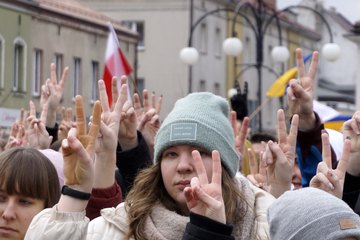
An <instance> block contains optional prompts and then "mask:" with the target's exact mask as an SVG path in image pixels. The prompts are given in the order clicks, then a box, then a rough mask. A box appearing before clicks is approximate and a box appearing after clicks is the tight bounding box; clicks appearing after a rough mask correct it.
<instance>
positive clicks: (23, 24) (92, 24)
mask: <svg viewBox="0 0 360 240" xmlns="http://www.w3.org/2000/svg"><path fill="white" fill-rule="evenodd" d="M109 21H112V22H113V25H114V27H115V29H116V32H117V34H118V36H119V40H120V42H121V45H122V49H123V52H124V54H125V55H126V56H127V57H128V60H129V62H132V63H134V62H135V56H136V47H135V46H136V44H137V34H136V33H135V32H132V31H129V30H128V29H127V28H125V27H122V26H120V25H119V23H116V21H114V20H112V19H110V18H109V17H105V16H103V15H101V14H98V13H96V12H94V11H93V10H91V9H89V8H87V7H85V6H83V5H81V4H79V3H78V2H76V1H72V0H66V1H57V0H51V1H50V0H33V1H22V0H19V1H0V107H1V109H0V110H1V112H2V113H5V114H4V115H2V116H6V118H8V119H11V121H12V120H13V118H14V116H16V115H17V114H18V111H19V109H20V108H24V109H28V108H29V107H28V106H29V101H30V100H32V101H33V102H34V103H35V104H36V106H37V110H38V111H40V106H39V100H40V93H41V92H40V91H41V85H42V84H43V83H44V82H45V80H46V79H47V78H49V77H50V63H52V62H53V63H55V64H56V67H57V76H58V78H60V76H61V73H62V70H63V68H64V67H66V66H68V67H69V75H68V77H67V80H66V84H65V91H64V96H63V102H62V105H63V106H65V107H72V106H73V105H74V97H75V96H76V95H78V94H79V95H82V96H83V100H84V107H85V111H86V114H87V116H88V115H90V114H91V109H92V104H93V101H94V100H96V99H97V96H98V95H97V80H98V79H100V78H102V74H103V68H104V58H105V49H106V43H107V37H108V33H109V30H108V25H107V22H109ZM18 116H19V115H18ZM11 121H6V124H5V122H2V121H0V122H2V123H3V125H2V126H5V127H8V125H9V123H8V122H11Z"/></svg>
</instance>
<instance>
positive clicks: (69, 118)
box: [58, 107, 74, 140]
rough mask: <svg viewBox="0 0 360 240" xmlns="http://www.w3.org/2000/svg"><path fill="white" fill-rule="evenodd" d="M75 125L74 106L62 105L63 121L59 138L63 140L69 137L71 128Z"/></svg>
mask: <svg viewBox="0 0 360 240" xmlns="http://www.w3.org/2000/svg"><path fill="white" fill-rule="evenodd" d="M72 127H74V122H73V110H72V108H65V107H62V109H61V122H60V126H59V130H58V139H59V140H63V139H65V138H66V137H67V135H68V132H69V131H70V129H71V128H72Z"/></svg>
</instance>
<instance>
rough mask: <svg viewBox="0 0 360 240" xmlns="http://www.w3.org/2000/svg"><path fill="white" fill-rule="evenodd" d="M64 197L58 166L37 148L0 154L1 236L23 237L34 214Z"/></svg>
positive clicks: (17, 149)
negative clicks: (56, 168) (61, 191)
mask: <svg viewBox="0 0 360 240" xmlns="http://www.w3.org/2000/svg"><path fill="white" fill-rule="evenodd" d="M59 198H60V187H59V179H58V175H57V173H56V170H55V167H54V166H53V165H52V163H51V162H50V161H49V159H48V158H46V157H45V156H44V155H43V154H42V153H41V152H40V151H38V150H36V149H34V148H23V147H14V148H10V149H8V150H5V151H4V152H2V153H1V154H0V215H1V218H0V239H4V240H5V239H7V240H22V239H23V238H24V236H25V233H26V231H27V229H28V226H29V225H30V222H31V220H32V218H33V217H34V216H35V215H36V214H37V213H39V212H40V211H41V210H43V209H44V208H49V207H53V206H54V205H55V204H56V203H57V202H58V201H59Z"/></svg>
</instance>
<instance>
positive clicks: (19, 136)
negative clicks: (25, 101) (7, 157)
mask: <svg viewBox="0 0 360 240" xmlns="http://www.w3.org/2000/svg"><path fill="white" fill-rule="evenodd" d="M24 115H25V110H24V109H23V108H21V109H20V118H19V119H17V120H16V121H15V122H14V123H13V124H12V125H11V129H10V134H9V138H8V141H7V143H6V145H5V149H9V148H13V147H20V146H26V145H27V135H26V132H25V120H24Z"/></svg>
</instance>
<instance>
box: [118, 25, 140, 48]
mask: <svg viewBox="0 0 360 240" xmlns="http://www.w3.org/2000/svg"><path fill="white" fill-rule="evenodd" d="M122 24H123V25H124V26H125V27H127V28H128V29H130V30H131V31H134V32H137V33H138V34H139V41H138V49H139V50H142V49H144V48H145V23H144V22H143V21H122Z"/></svg>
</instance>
